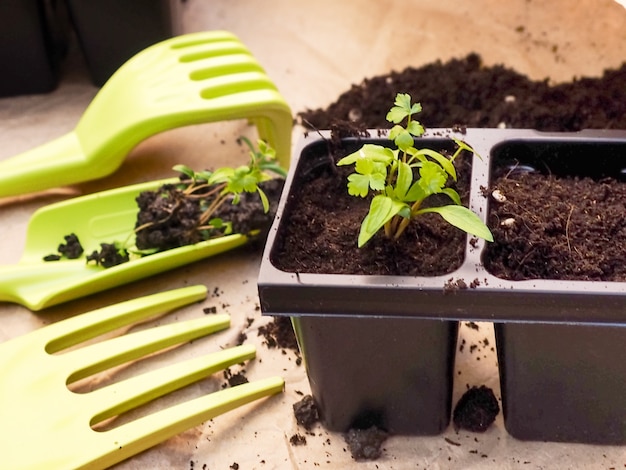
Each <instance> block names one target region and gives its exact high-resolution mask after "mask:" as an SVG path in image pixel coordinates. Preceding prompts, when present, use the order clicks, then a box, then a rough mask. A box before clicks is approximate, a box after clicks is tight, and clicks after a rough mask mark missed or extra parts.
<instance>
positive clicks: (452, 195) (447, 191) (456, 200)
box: [441, 188, 461, 205]
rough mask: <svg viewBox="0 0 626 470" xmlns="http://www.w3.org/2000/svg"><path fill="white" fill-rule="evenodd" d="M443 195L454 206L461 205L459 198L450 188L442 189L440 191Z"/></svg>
mask: <svg viewBox="0 0 626 470" xmlns="http://www.w3.org/2000/svg"><path fill="white" fill-rule="evenodd" d="M441 192H442V193H443V194H446V195H447V196H448V197H449V198H450V199H452V201H453V202H454V203H455V204H458V205H461V196H459V193H457V192H456V191H455V190H454V189H452V188H443V189H442V190H441Z"/></svg>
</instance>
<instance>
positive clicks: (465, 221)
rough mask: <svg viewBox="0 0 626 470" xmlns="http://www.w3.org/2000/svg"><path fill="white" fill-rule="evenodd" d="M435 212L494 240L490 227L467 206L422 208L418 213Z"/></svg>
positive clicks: (451, 221) (483, 236) (466, 228)
mask: <svg viewBox="0 0 626 470" xmlns="http://www.w3.org/2000/svg"><path fill="white" fill-rule="evenodd" d="M425 212H435V213H437V214H439V215H440V216H441V217H443V218H444V219H445V220H446V222H448V223H449V224H452V225H454V226H455V227H457V228H459V229H461V230H463V231H464V232H467V233H469V234H470V235H475V236H477V237H480V238H483V239H485V240H487V241H489V242H492V241H493V235H492V233H491V231H490V230H489V228H488V227H487V226H486V225H485V224H484V223H483V222H482V220H480V218H479V217H478V216H477V215H476V214H474V213H473V212H472V211H471V210H469V209H468V208H467V207H465V206H457V205H450V206H439V207H428V208H425V209H420V210H419V211H418V213H425Z"/></svg>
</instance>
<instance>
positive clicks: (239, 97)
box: [0, 31, 293, 197]
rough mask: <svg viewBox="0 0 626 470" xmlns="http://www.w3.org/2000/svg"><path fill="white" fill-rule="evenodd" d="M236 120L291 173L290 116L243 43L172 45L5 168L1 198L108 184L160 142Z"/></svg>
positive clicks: (205, 35) (219, 37) (225, 38)
mask: <svg viewBox="0 0 626 470" xmlns="http://www.w3.org/2000/svg"><path fill="white" fill-rule="evenodd" d="M235 119H247V120H249V121H251V122H253V123H254V124H256V126H257V129H258V134H259V137H260V138H261V139H264V140H266V141H267V142H268V143H269V144H270V145H271V146H272V147H273V148H274V149H275V150H276V155H277V159H278V161H279V162H280V163H281V164H282V165H283V166H284V167H285V168H286V167H288V165H289V159H290V153H291V132H292V126H293V123H292V115H291V110H290V108H289V106H288V105H287V103H286V102H285V100H284V99H283V97H282V96H281V95H280V93H279V92H278V90H277V89H276V86H275V85H274V84H273V83H272V81H271V80H270V79H269V78H268V77H267V75H266V74H265V71H264V70H263V68H262V67H261V65H260V64H259V63H258V61H256V59H255V58H254V57H253V56H252V54H251V53H250V51H249V50H248V49H247V48H246V47H245V46H244V45H243V44H242V43H241V42H240V41H239V40H238V39H237V37H236V36H234V35H233V34H231V33H228V32H225V31H212V32H201V33H193V34H187V35H183V36H178V37H175V38H172V39H168V40H166V41H163V42H160V43H158V44H155V45H153V46H151V47H148V48H147V49H145V50H143V51H141V52H139V53H138V54H137V55H135V56H134V57H133V58H131V59H130V60H129V61H128V62H126V63H125V64H124V65H122V67H120V68H119V70H118V71H117V72H115V74H113V76H112V77H111V78H110V79H109V80H108V82H107V83H106V84H105V85H104V86H103V87H102V89H101V90H100V91H99V92H98V94H97V95H96V96H95V98H94V99H93V100H92V102H91V103H90V105H89V106H88V107H87V109H86V110H85V112H84V114H83V116H82V117H81V119H80V120H79V122H78V123H77V125H76V127H75V129H74V130H73V131H71V132H69V133H68V134H66V135H64V136H61V137H59V138H57V139H55V140H53V141H51V142H48V143H47V144H44V145H41V146H39V147H37V148H34V149H32V150H29V151H27V152H24V153H22V154H20V155H17V156H14V157H12V158H9V159H7V160H4V161H0V197H4V196H12V195H17V194H23V193H27V192H34V191H39V190H44V189H49V188H52V187H57V186H64V185H68V184H74V183H78V182H82V181H88V180H93V179H97V178H101V177H104V176H107V175H109V174H111V173H112V172H114V171H115V170H116V169H117V168H118V167H119V166H120V165H121V164H122V161H123V160H124V158H125V157H126V156H127V154H128V153H129V152H130V150H132V149H133V148H134V147H135V146H136V145H137V144H139V143H140V142H142V141H143V140H145V139H146V138H148V137H150V136H152V135H154V134H157V133H160V132H163V131H166V130H169V129H172V128H176V127H181V126H186V125H192V124H200V123H205V122H216V121H223V120H235Z"/></svg>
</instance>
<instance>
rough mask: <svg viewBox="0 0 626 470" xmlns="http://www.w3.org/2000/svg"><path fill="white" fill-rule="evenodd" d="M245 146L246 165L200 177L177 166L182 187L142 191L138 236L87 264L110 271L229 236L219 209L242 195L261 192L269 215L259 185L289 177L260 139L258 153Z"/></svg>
mask: <svg viewBox="0 0 626 470" xmlns="http://www.w3.org/2000/svg"><path fill="white" fill-rule="evenodd" d="M241 141H243V142H244V143H245V144H246V145H247V146H248V148H249V149H250V152H249V153H250V160H249V162H248V164H247V165H241V166H239V167H236V168H231V167H224V168H219V169H217V170H215V171H198V172H196V171H194V170H192V169H191V168H189V167H188V166H186V165H176V166H175V167H174V168H173V169H174V170H175V171H177V172H179V173H181V174H182V177H181V182H180V183H178V184H167V185H163V186H161V187H160V188H158V189H156V190H155V191H144V192H142V193H141V194H140V195H139V197H137V205H138V208H139V211H138V213H137V220H136V226H135V230H134V231H133V234H134V235H135V236H134V237H133V236H132V235H133V234H131V235H129V237H128V238H127V239H126V240H125V241H124V242H113V243H111V244H102V246H101V250H100V251H95V252H94V253H92V254H91V255H89V256H88V258H87V260H88V261H90V262H95V263H96V264H99V265H102V266H104V267H109V266H114V265H116V264H120V263H123V262H126V261H129V260H132V259H136V258H139V257H142V256H147V255H150V254H153V253H156V252H159V251H164V250H168V249H171V248H176V247H179V246H184V245H191V244H194V243H197V242H200V241H204V240H209V239H212V238H216V237H220V236H224V235H229V234H231V233H232V232H233V227H232V222H231V221H230V220H223V219H222V218H221V217H220V216H219V214H220V211H219V209H220V207H222V206H223V205H224V204H225V203H227V202H230V203H232V204H239V202H240V200H241V198H242V195H243V194H244V193H257V194H258V195H259V197H260V199H261V202H262V207H263V211H264V212H265V213H266V214H267V213H268V212H269V209H270V203H269V199H268V197H267V195H266V194H265V192H264V191H263V189H262V188H261V185H262V183H263V182H265V181H268V180H270V179H272V178H273V177H274V176H275V175H278V176H279V177H282V178H284V177H285V175H286V172H285V170H284V169H283V168H281V167H280V165H279V164H278V163H277V162H276V160H275V151H274V149H272V148H271V147H270V146H269V145H267V144H266V143H265V142H264V141H262V140H259V142H258V150H257V149H255V148H254V146H253V145H252V143H251V142H250V140H248V139H247V138H245V137H242V138H241ZM273 174H274V175H273ZM246 214H247V213H246ZM133 238H134V243H133Z"/></svg>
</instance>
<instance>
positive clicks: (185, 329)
mask: <svg viewBox="0 0 626 470" xmlns="http://www.w3.org/2000/svg"><path fill="white" fill-rule="evenodd" d="M229 326H230V317H229V316H228V315H226V314H220V315H211V316H206V317H202V318H196V319H194V320H187V321H185V322H180V323H172V324H168V325H163V326H160V327H156V328H151V329H148V330H144V331H138V332H136V333H131V334H127V335H124V336H119V337H117V338H113V339H110V340H107V341H103V342H101V343H97V344H92V345H89V346H85V347H84V348H80V349H77V350H75V351H72V352H71V353H68V354H66V355H65V356H60V357H59V359H60V360H67V361H68V366H69V367H70V368H71V370H74V372H72V374H71V375H70V376H69V378H68V382H67V383H68V384H70V383H72V382H75V381H77V380H80V379H83V378H85V377H89V376H90V375H93V374H96V373H98V372H101V371H103V370H106V369H109V368H111V367H115V366H117V365H120V364H124V363H126V362H129V361H132V360H135V359H138V358H140V357H144V356H147V355H148V354H151V353H153V352H156V351H160V350H162V349H165V348H168V347H170V346H174V345H177V344H182V343H186V342H188V341H191V340H193V339H196V338H200V337H202V336H207V335H210V334H211V333H215V332H216V331H219V330H223V329H225V328H228V327H229Z"/></svg>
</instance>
